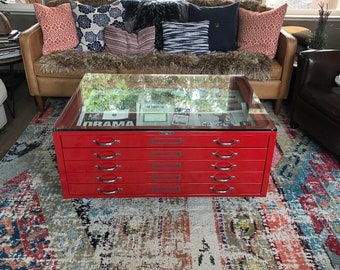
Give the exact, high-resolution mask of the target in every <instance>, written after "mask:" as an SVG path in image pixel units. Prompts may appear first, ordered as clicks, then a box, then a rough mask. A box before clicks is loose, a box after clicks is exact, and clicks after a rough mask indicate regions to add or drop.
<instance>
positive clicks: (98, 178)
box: [96, 176, 123, 184]
mask: <svg viewBox="0 0 340 270" xmlns="http://www.w3.org/2000/svg"><path fill="white" fill-rule="evenodd" d="M122 179H123V177H121V176H116V177H115V178H112V179H104V178H101V177H100V176H97V177H96V180H98V181H100V182H102V183H104V184H110V183H115V182H117V181H119V180H122Z"/></svg>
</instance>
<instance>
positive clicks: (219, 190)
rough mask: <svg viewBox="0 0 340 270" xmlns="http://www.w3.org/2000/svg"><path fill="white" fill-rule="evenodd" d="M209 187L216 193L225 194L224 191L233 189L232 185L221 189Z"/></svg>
mask: <svg viewBox="0 0 340 270" xmlns="http://www.w3.org/2000/svg"><path fill="white" fill-rule="evenodd" d="M209 189H210V190H212V191H213V192H215V193H217V194H226V193H228V192H230V191H232V190H234V188H233V187H228V188H226V189H222V190H221V189H216V188H215V187H210V188H209Z"/></svg>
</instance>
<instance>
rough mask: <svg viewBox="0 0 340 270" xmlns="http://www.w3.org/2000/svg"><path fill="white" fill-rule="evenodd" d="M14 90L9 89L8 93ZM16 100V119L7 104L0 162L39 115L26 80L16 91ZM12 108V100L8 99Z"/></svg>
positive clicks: (0, 138)
mask: <svg viewBox="0 0 340 270" xmlns="http://www.w3.org/2000/svg"><path fill="white" fill-rule="evenodd" d="M9 91H13V89H11V90H9V89H7V92H9ZM14 98H15V113H16V115H15V117H14V118H13V117H12V115H11V113H10V111H9V109H8V106H7V104H5V110H6V115H7V124H6V125H5V127H4V129H2V130H1V131H0V160H2V158H3V157H4V156H5V154H6V153H7V152H8V150H9V149H10V147H11V146H12V145H13V144H14V143H15V142H16V140H17V138H18V137H19V136H20V135H21V134H22V132H23V131H24V130H25V129H26V127H27V125H28V124H29V123H30V121H31V120H32V118H33V117H34V116H35V115H36V114H37V113H38V108H37V107H36V105H35V102H34V98H33V97H32V96H31V95H30V94H29V92H28V88H27V83H26V80H24V82H22V83H21V84H20V85H19V86H18V87H17V88H15V90H14ZM7 102H8V103H9V104H10V106H11V100H10V99H7Z"/></svg>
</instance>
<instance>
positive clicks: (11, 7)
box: [0, 0, 44, 13]
mask: <svg viewBox="0 0 340 270" xmlns="http://www.w3.org/2000/svg"><path fill="white" fill-rule="evenodd" d="M1 2H2V3H0V10H1V11H2V12H6V11H9V12H12V11H13V12H19V13H21V12H34V9H33V5H32V4H33V3H44V0H2V1H1ZM3 2H6V4H3Z"/></svg>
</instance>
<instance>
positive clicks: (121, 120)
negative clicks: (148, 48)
mask: <svg viewBox="0 0 340 270" xmlns="http://www.w3.org/2000/svg"><path fill="white" fill-rule="evenodd" d="M84 129H85V130H98V129H99V130H101V129H102V130H110V129H123V130H124V129H162V130H163V129H180V130H185V129H233V130H235V129H242V130H247V129H249V130H254V129H260V130H274V129H275V126H274V125H273V123H272V122H271V120H270V117H269V115H268V113H267V111H266V110H265V108H264V107H263V105H262V104H261V102H260V100H259V99H258V97H257V96H256V95H255V94H254V93H253V91H252V89H251V87H250V86H249V84H248V81H247V79H246V78H244V77H242V76H227V75H169V74H105V73H103V74H99V73H87V74H85V75H84V77H83V79H82V80H81V83H80V85H79V87H78V89H77V90H76V92H75V93H74V94H73V96H72V97H71V99H70V100H69V102H68V104H67V105H66V107H65V109H64V111H63V113H62V114H61V116H60V117H59V119H58V121H57V123H56V125H55V130H84Z"/></svg>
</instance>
